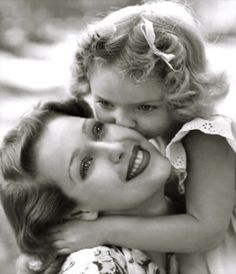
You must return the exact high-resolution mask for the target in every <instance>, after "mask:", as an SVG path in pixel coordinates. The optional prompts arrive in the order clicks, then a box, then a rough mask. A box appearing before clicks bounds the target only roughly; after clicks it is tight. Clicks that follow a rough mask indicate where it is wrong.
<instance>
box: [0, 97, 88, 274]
mask: <svg viewBox="0 0 236 274" xmlns="http://www.w3.org/2000/svg"><path fill="white" fill-rule="evenodd" d="M59 115H70V116H79V117H85V118H90V117H92V111H91V109H90V107H89V106H88V104H87V103H85V102H84V101H83V100H79V99H75V98H73V99H68V100H65V101H60V102H57V101H51V102H47V103H44V104H41V105H38V106H36V107H35V108H34V110H33V111H32V112H31V113H30V114H29V115H27V117H24V118H22V120H21V121H20V122H19V124H18V125H17V126H16V128H15V129H13V130H11V131H9V133H8V134H7V135H6V136H5V138H4V140H3V144H2V147H1V150H0V173H1V188H0V196H1V202H2V205H3V209H4V211H5V214H6V216H7V218H8V220H9V222H10V224H11V226H12V228H13V231H14V233H15V236H16V241H17V244H18V246H19V248H20V250H21V252H22V253H23V254H26V255H27V256H29V257H28V258H29V259H28V260H21V265H19V264H18V267H19V268H21V271H20V270H18V271H19V272H18V273H20V274H27V273H44V274H54V273H55V274H57V273H59V270H60V268H61V266H62V264H63V262H64V260H65V258H66V257H65V256H57V255H56V252H55V250H54V248H53V245H52V242H51V240H50V236H49V229H50V228H51V227H52V226H54V225H56V224H60V223H62V222H65V221H66V216H68V214H69V213H71V212H72V210H73V209H74V208H75V206H76V203H75V202H74V201H73V200H71V199H69V198H68V197H67V196H66V195H65V194H64V193H63V192H62V191H61V189H60V188H59V187H57V186H56V184H54V183H53V182H41V181H39V180H38V179H37V168H36V164H35V157H34V156H35V155H34V145H35V143H36V142H37V139H38V138H39V137H40V134H41V133H42V131H43V129H44V126H45V123H46V122H47V121H48V120H49V119H52V118H53V117H56V116H59ZM26 258H27V257H26ZM30 258H37V259H39V260H40V261H41V262H42V265H41V266H40V267H39V268H38V269H35V270H33V269H31V268H30V264H29V263H30V261H31V260H30ZM22 264H23V265H22Z"/></svg>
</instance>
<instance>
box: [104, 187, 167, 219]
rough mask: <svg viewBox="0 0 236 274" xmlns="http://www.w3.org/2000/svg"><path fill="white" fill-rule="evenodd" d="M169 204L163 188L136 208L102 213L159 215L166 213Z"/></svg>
mask: <svg viewBox="0 0 236 274" xmlns="http://www.w3.org/2000/svg"><path fill="white" fill-rule="evenodd" d="M168 212H169V204H168V201H167V199H166V197H165V196H164V189H163V190H162V191H158V192H156V193H155V194H154V195H153V196H152V197H151V198H149V199H148V200H147V201H145V202H144V203H142V204H141V205H139V206H138V207H136V208H133V209H129V210H126V211H122V212H106V213H104V214H103V215H129V216H144V217H145V216H146V217H148V216H160V215H167V214H168Z"/></svg>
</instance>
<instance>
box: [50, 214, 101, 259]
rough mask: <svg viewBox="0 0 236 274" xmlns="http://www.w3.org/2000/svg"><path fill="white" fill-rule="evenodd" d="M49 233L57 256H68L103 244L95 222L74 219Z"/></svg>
mask: <svg viewBox="0 0 236 274" xmlns="http://www.w3.org/2000/svg"><path fill="white" fill-rule="evenodd" d="M50 232H51V236H52V241H53V246H54V248H55V249H56V250H57V252H58V254H70V253H72V252H75V251H78V250H80V249H83V248H89V247H94V246H98V245H102V244H104V243H103V240H102V233H101V232H102V231H101V230H100V229H99V226H98V221H97V220H95V221H82V220H79V219H74V220H71V221H68V222H66V223H65V224H63V225H60V226H56V227H54V228H53V229H51V231H50Z"/></svg>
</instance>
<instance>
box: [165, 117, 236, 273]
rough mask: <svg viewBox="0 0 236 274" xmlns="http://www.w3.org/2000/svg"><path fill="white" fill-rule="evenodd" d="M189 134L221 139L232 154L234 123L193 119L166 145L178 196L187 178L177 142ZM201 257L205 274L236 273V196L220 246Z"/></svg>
mask: <svg viewBox="0 0 236 274" xmlns="http://www.w3.org/2000/svg"><path fill="white" fill-rule="evenodd" d="M191 130H200V131H201V132H203V133H205V134H210V135H220V136H222V137H223V138H225V140H226V141H227V142H228V143H229V145H230V146H231V147H232V149H233V151H234V152H236V122H235V121H234V120H232V119H231V118H229V117H226V116H222V115H215V116H213V117H212V118H211V119H208V120H205V119H201V118H195V119H193V120H192V121H190V122H188V123H186V124H184V126H183V127H182V128H181V129H180V130H179V132H177V134H176V135H175V137H174V138H173V139H172V140H171V142H170V143H169V144H168V145H167V147H166V151H165V153H166V156H167V157H168V158H169V160H170V162H171V164H172V165H173V166H174V167H175V168H176V170H177V172H178V175H179V176H178V177H179V190H180V192H182V193H184V180H185V178H186V176H187V171H186V168H187V161H186V152H185V149H184V147H183V145H182V142H181V141H182V139H183V137H184V136H186V135H187V134H188V133H189V132H190V131H191ZM222 183H224V182H222ZM235 193H236V191H235ZM204 257H205V260H206V264H207V273H209V274H235V273H236V195H235V203H234V209H233V210H232V215H231V220H230V224H229V227H228V231H227V234H226V235H225V237H224V240H223V242H222V243H221V244H220V245H219V246H218V247H217V248H215V249H214V250H211V251H209V252H207V253H205V256H204Z"/></svg>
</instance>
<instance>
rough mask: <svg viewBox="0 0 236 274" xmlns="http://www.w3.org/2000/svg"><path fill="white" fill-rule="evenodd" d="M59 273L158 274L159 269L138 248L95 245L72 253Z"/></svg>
mask: <svg viewBox="0 0 236 274" xmlns="http://www.w3.org/2000/svg"><path fill="white" fill-rule="evenodd" d="M59 274H160V271H159V269H158V266H157V265H156V264H155V263H154V262H152V260H151V259H150V258H148V257H147V255H146V254H145V253H143V252H142V251H140V250H136V249H128V248H118V247H113V246H112V247H108V246H97V247H94V248H89V249H83V250H80V251H77V252H74V253H72V254H71V255H70V256H69V257H67V259H66V261H65V263H64V265H63V267H62V270H61V272H60V273H59Z"/></svg>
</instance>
